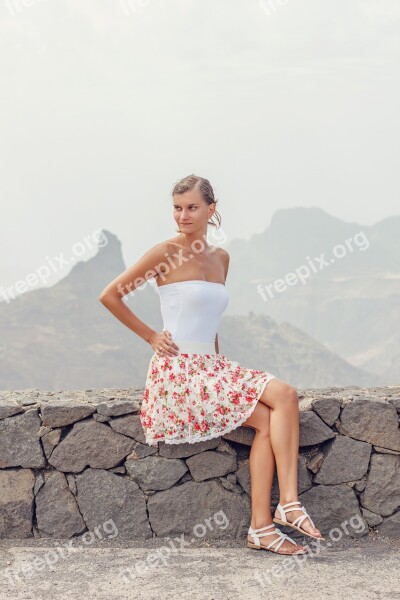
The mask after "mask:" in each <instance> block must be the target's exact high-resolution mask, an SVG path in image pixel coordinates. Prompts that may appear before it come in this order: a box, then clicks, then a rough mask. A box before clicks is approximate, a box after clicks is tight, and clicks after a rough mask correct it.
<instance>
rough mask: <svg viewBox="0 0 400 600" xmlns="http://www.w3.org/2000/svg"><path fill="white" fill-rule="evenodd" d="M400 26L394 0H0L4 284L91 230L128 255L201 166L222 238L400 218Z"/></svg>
mask: <svg viewBox="0 0 400 600" xmlns="http://www.w3.org/2000/svg"><path fill="white" fill-rule="evenodd" d="M399 34H400V2H399V0H323V1H321V0H303V1H302V2H298V1H294V0H286V1H285V0H261V1H260V0H164V1H162V0H124V1H119V0H1V3H0V85H1V90H0V109H1V110H0V124H1V130H0V131H1V134H0V161H1V162H0V164H1V167H2V169H1V177H0V193H1V201H2V219H1V236H0V251H1V270H0V282H1V284H3V285H13V284H14V282H15V281H16V280H18V279H24V278H25V277H26V275H27V273H29V272H32V271H34V270H35V269H37V268H38V266H39V265H41V264H42V263H43V262H44V261H45V257H53V256H58V255H59V254H60V252H65V253H68V252H69V253H70V249H71V247H72V246H73V244H74V243H75V242H80V241H81V240H83V239H84V237H85V236H87V235H90V234H91V233H92V232H94V231H95V230H96V229H98V228H107V229H109V230H111V231H112V232H114V233H115V234H117V235H118V237H119V238H120V239H121V241H122V243H123V249H124V258H125V260H126V262H127V263H128V264H131V263H132V262H134V261H135V260H136V259H137V258H138V257H139V256H140V255H141V254H142V253H143V252H144V251H145V250H147V249H148V248H149V247H150V246H152V245H153V244H155V243H156V242H158V241H160V240H162V239H166V238H167V237H171V236H172V235H174V233H175V224H174V221H173V219H172V209H171V204H172V200H171V198H170V190H171V187H172V185H173V184H174V182H175V181H177V180H178V179H180V178H181V177H184V176H185V175H188V174H190V173H195V174H199V175H202V176H205V177H207V178H209V179H210V181H211V183H212V184H213V186H214V189H215V192H216V195H217V197H218V198H219V205H218V210H219V212H220V214H221V215H222V225H223V229H224V232H225V234H226V235H227V239H228V241H229V240H230V239H233V238H237V237H243V238H249V237H250V236H251V234H253V233H256V232H260V231H262V230H264V229H265V228H266V227H267V226H268V225H269V222H270V219H271V216H272V214H273V213H274V212H275V211H276V210H277V209H279V208H286V207H291V206H299V205H301V206H319V207H321V208H323V209H324V210H326V211H327V212H329V213H330V214H332V215H334V216H337V217H340V218H342V219H344V220H348V221H356V222H359V223H361V224H372V223H374V222H376V221H378V220H380V219H382V218H384V217H386V216H389V215H392V214H398V213H399V212H400V211H399V209H398V206H399V156H400V148H399V146H400V135H399V133H400V132H399V123H400V119H399V106H400V98H399V96H400V94H399V79H400V69H399V66H400V61H399V47H400V41H399V40H400V36H399ZM91 254H93V252H91V251H88V252H87V255H85V256H84V258H88V257H89V256H90V255H91ZM68 270H69V268H67V269H66V270H64V271H62V270H60V271H59V272H57V273H56V274H55V275H54V277H52V278H51V280H49V281H48V283H54V281H55V280H58V279H60V278H61V277H63V276H65V275H66V274H67V272H68Z"/></svg>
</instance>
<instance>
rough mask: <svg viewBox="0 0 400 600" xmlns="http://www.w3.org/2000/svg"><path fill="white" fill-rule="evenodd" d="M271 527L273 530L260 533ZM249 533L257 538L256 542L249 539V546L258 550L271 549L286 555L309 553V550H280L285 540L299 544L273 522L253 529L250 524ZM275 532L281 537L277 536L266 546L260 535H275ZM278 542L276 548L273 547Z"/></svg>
mask: <svg viewBox="0 0 400 600" xmlns="http://www.w3.org/2000/svg"><path fill="white" fill-rule="evenodd" d="M270 527H273V528H274V529H273V531H268V532H265V533H259V531H264V529H269V528H270ZM247 533H248V534H249V535H251V536H252V537H253V539H254V540H255V543H253V542H249V540H247V547H248V548H255V549H256V550H269V551H270V552H274V553H275V554H284V555H285V556H290V555H295V554H308V551H307V550H306V551H305V550H298V551H297V552H278V550H279V548H280V547H281V546H282V544H283V542H284V541H285V540H288V541H289V542H291V543H292V544H294V545H295V546H297V544H296V542H295V541H294V540H292V538H290V537H289V536H288V535H286V533H283V532H282V531H280V530H279V529H277V528H276V527H275V525H274V524H273V523H271V525H266V526H265V527H260V528H259V529H253V527H251V526H250V527H249V530H248V532H247ZM273 534H278V535H279V538H276V539H275V540H273V541H272V542H271V543H270V544H268V546H264V545H263V544H261V543H260V537H264V536H265V535H273ZM276 543H277V544H278V545H277V546H276V549H275V548H272V546H273V545H274V544H276Z"/></svg>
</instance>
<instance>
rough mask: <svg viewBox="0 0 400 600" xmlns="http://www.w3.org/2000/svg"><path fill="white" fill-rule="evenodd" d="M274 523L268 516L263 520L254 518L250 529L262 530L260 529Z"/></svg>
mask: <svg viewBox="0 0 400 600" xmlns="http://www.w3.org/2000/svg"><path fill="white" fill-rule="evenodd" d="M273 523H274V522H273V520H272V516H271V515H268V516H266V517H262V518H258V517H257V518H254V519H253V518H252V519H251V522H250V527H252V528H253V529H260V527H266V526H267V525H272V524H273Z"/></svg>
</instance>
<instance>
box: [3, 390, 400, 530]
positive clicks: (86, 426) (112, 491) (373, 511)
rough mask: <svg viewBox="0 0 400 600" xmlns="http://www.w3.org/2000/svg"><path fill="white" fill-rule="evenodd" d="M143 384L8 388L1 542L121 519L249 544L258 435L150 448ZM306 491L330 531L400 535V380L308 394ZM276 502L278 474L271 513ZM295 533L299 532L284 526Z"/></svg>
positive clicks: (137, 526)
mask: <svg viewBox="0 0 400 600" xmlns="http://www.w3.org/2000/svg"><path fill="white" fill-rule="evenodd" d="M142 393H143V390H142V389H128V390H119V389H118V390H115V389H101V390H95V389H93V390H85V391H74V392H45V391H41V390H21V391H15V392H0V537H2V538H29V537H35V538H45V537H54V538H72V537H74V536H79V535H81V534H83V533H84V532H93V531H94V530H95V529H96V527H97V528H100V527H101V526H102V525H103V524H104V523H106V522H109V521H111V520H112V522H113V523H114V524H115V526H116V527H117V529H118V535H119V536H120V537H121V538H126V539H141V540H148V539H151V538H157V537H165V536H175V535H183V534H185V535H190V534H191V532H192V531H193V525H194V524H196V523H205V522H207V519H208V520H210V517H211V516H212V515H215V514H217V513H219V514H223V515H224V518H226V521H227V523H229V525H228V526H227V527H225V528H220V527H209V528H208V530H207V537H208V538H210V539H213V538H214V539H237V540H238V539H243V540H245V539H246V531H247V528H248V526H249V523H250V506H251V504H250V473H249V453H250V446H251V443H252V440H253V437H254V430H252V429H251V428H248V427H240V428H238V429H236V430H234V431H233V432H231V433H229V434H228V435H225V436H224V437H223V438H218V439H214V440H210V441H206V442H197V443H195V444H175V445H167V444H164V443H163V442H161V443H159V444H158V447H153V446H151V447H150V446H147V445H146V444H145V440H144V435H143V431H142V428H141V424H140V418H139V411H140V403H141V399H142ZM299 397H300V411H301V412H300V453H299V462H298V475H299V476H298V490H299V497H300V499H301V500H302V502H303V503H304V505H305V507H306V509H307V511H308V512H309V514H310V515H311V516H312V518H313V520H314V522H315V524H316V526H317V527H318V528H319V529H320V530H321V531H322V533H323V534H324V535H327V534H328V533H329V531H330V530H332V529H333V528H339V527H340V528H342V529H343V523H349V522H350V523H351V519H352V518H353V519H354V518H355V519H356V520H357V521H358V524H360V523H361V524H363V525H364V527H361V528H360V527H357V528H356V527H353V528H352V527H350V529H349V532H348V533H349V535H351V536H352V537H359V536H361V535H365V534H368V533H369V532H374V533H376V531H378V532H379V534H382V535H387V536H393V537H398V536H399V534H400V510H399V507H400V433H399V416H398V413H399V412H400V387H385V388H371V389H362V388H358V387H357V388H330V389H319V390H302V391H301V390H299ZM278 498H279V490H278V486H277V480H276V475H275V479H274V483H273V489H272V501H271V508H275V506H276V504H277V502H278ZM283 531H285V533H288V534H289V535H290V536H291V537H294V538H295V539H296V533H295V532H294V531H293V530H292V529H286V528H283Z"/></svg>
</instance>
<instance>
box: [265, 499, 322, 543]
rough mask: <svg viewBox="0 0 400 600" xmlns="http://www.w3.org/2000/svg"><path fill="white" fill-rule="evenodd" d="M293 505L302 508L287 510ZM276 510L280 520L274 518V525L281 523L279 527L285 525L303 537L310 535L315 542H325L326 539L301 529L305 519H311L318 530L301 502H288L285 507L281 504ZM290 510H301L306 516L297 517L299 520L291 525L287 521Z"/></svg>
mask: <svg viewBox="0 0 400 600" xmlns="http://www.w3.org/2000/svg"><path fill="white" fill-rule="evenodd" d="M293 504H300V506H297V507H296V508H286V507H287V506H292V505H293ZM276 508H277V510H278V512H279V517H280V518H279V519H278V517H274V518H273V519H272V520H273V521H274V523H279V525H285V527H292V529H296V531H298V532H299V533H302V534H303V535H308V536H309V537H311V538H313V539H314V540H325V538H324V537H322V536H317V535H313V534H312V533H309V532H308V531H305V530H304V529H301V524H302V523H303V521H304V520H305V519H310V522H311V525H312V526H313V527H314V528H315V529H317V528H316V527H315V525H314V523H313V520H312V519H311V517H310V515H309V514H308V512H307V511H306V509H305V508H304V506H303V505H302V504H301V502H300V500H296V501H295V502H288V503H287V504H283V505H282V504H281V503H279V504H278V506H277V507H276ZM285 508H286V510H285ZM290 510H301V511H303V513H304V515H301V516H300V517H297V519H295V520H294V521H293V522H292V523H289V521H287V519H286V513H287V512H289V511H290Z"/></svg>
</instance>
